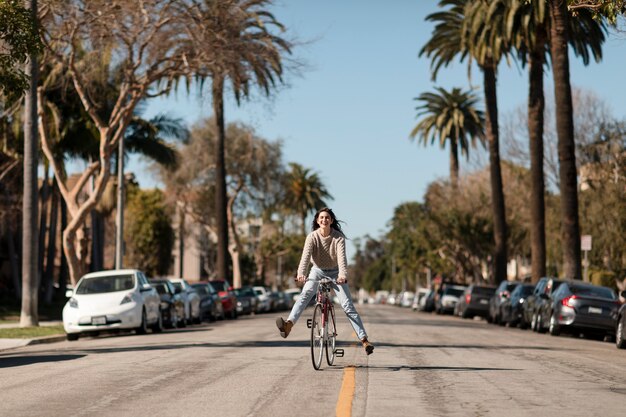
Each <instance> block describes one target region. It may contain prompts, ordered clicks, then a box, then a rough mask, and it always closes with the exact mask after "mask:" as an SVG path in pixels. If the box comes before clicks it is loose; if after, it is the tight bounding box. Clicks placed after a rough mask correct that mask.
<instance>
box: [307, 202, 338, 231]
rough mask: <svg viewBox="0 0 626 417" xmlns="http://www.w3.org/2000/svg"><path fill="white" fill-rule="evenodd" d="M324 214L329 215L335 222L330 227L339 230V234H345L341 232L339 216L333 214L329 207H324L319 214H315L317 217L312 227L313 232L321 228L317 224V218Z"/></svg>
mask: <svg viewBox="0 0 626 417" xmlns="http://www.w3.org/2000/svg"><path fill="white" fill-rule="evenodd" d="M323 212H326V213H328V215H329V216H330V218H331V219H332V220H333V222H332V223H331V224H330V227H331V228H333V229H335V230H337V231H339V232H341V233H342V234H343V230H341V225H340V224H339V223H340V222H341V220H339V219H338V218H337V216H335V213H333V210H332V209H329V208H328V207H323V208H321V209H319V210H317V213H315V216H314V217H313V225H312V226H313V227H312V228H311V231H315V230H317V229H319V228H320V225H319V224H317V218H318V217H319V216H320V214H321V213H323ZM342 223H343V222H342Z"/></svg>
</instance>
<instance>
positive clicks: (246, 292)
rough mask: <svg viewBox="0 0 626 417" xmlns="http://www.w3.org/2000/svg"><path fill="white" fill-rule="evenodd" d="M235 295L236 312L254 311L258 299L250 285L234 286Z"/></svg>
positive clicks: (248, 312)
mask: <svg viewBox="0 0 626 417" xmlns="http://www.w3.org/2000/svg"><path fill="white" fill-rule="evenodd" d="M235 296H236V297H237V314H252V313H256V309H257V301H258V299H257V296H256V294H255V293H254V290H253V289H252V287H248V286H243V287H241V288H236V289H235Z"/></svg>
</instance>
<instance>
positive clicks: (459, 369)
mask: <svg viewBox="0 0 626 417" xmlns="http://www.w3.org/2000/svg"><path fill="white" fill-rule="evenodd" d="M356 368H363V369H367V370H368V371H371V370H374V371H376V370H380V371H394V372H397V371H451V372H478V371H481V372H482V371H523V369H516V368H483V367H479V368H476V367H472V366H408V365H399V366H372V365H357V366H356Z"/></svg>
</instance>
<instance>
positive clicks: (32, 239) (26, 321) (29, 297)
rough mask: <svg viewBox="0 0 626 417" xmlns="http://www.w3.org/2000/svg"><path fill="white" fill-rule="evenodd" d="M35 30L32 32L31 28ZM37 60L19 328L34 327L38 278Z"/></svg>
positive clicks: (28, 121)
mask: <svg viewBox="0 0 626 417" xmlns="http://www.w3.org/2000/svg"><path fill="white" fill-rule="evenodd" d="M27 7H28V9H29V12H30V18H31V22H30V26H31V27H32V28H36V27H37V0H30V1H28V6H27ZM35 31H36V29H35ZM38 69H39V59H38V57H37V53H32V52H31V53H30V54H29V56H28V62H27V63H26V71H25V74H26V76H27V77H28V89H27V91H26V96H25V103H24V195H23V203H22V207H23V211H22V311H21V314H20V326H21V327H29V326H38V325H39V313H38V301H39V291H38V289H39V279H38V276H37V264H38V259H39V255H38V254H39V250H38V246H39V241H38V231H37V219H38V214H37V204H38V195H37V166H38V164H39V158H38V154H39V152H38V149H39V140H38V139H39V134H38V131H37V82H38Z"/></svg>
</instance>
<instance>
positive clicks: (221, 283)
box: [211, 281, 227, 291]
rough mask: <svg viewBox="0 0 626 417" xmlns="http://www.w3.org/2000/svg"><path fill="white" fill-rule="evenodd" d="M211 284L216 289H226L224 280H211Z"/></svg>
mask: <svg viewBox="0 0 626 417" xmlns="http://www.w3.org/2000/svg"><path fill="white" fill-rule="evenodd" d="M211 284H212V285H213V288H215V290H216V291H227V288H226V282H224V281H213V282H211Z"/></svg>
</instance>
